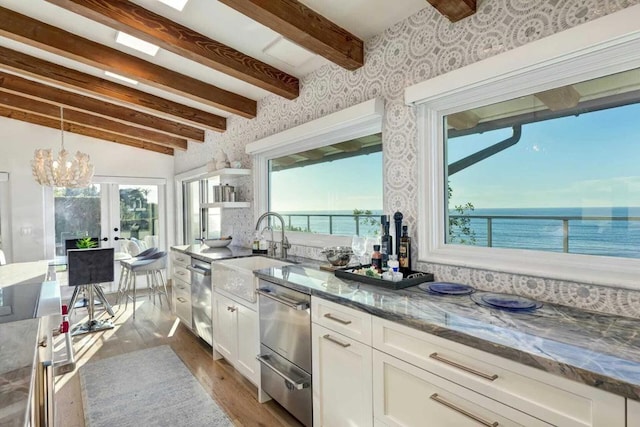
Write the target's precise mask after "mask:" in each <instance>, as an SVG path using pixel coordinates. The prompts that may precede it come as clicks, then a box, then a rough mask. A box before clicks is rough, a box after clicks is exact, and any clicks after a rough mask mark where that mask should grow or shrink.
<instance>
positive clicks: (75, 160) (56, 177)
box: [31, 107, 93, 188]
mask: <svg viewBox="0 0 640 427" xmlns="http://www.w3.org/2000/svg"><path fill="white" fill-rule="evenodd" d="M60 134H61V141H62V144H61V146H62V148H61V150H60V152H59V153H58V157H57V158H54V156H53V153H52V152H51V149H39V150H36V151H35V155H34V157H33V160H32V161H31V170H32V172H33V177H34V178H35V179H36V181H37V182H38V184H40V185H45V186H48V187H67V188H78V187H88V186H89V185H91V178H93V165H92V164H91V159H90V158H89V155H88V154H84V153H81V152H80V151H77V152H76V154H75V156H73V157H72V156H71V155H70V153H69V152H68V151H67V150H65V149H64V109H63V108H62V107H60Z"/></svg>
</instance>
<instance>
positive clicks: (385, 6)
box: [0, 0, 431, 117]
mask: <svg viewBox="0 0 640 427" xmlns="http://www.w3.org/2000/svg"><path fill="white" fill-rule="evenodd" d="M300 1H301V2H302V3H304V4H305V5H307V6H308V7H310V8H312V9H314V10H315V11H316V12H318V13H320V14H321V15H323V16H325V17H326V18H328V19H329V20H331V21H333V22H334V23H336V24H338V25H340V26H342V27H343V28H345V29H346V30H348V31H350V32H351V33H353V34H355V35H356V36H358V37H360V38H361V39H363V40H367V39H368V38H370V37H372V36H374V35H377V34H379V33H381V32H383V31H384V30H385V29H387V28H389V27H390V26H392V25H393V24H395V23H397V22H399V21H401V20H402V19H404V18H406V17H408V16H411V15H413V14H414V13H416V12H417V11H419V10H421V9H423V8H425V7H431V6H430V5H429V4H428V3H427V1H426V0H393V1H390V0H300ZM133 3H136V4H138V5H140V6H142V7H144V8H146V9H148V10H151V11H153V12H155V13H157V14H160V15H162V16H164V17H167V18H169V19H171V20H173V21H175V22H178V23H180V24H182V25H184V26H186V27H189V28H191V29H193V30H195V31H197V32H199V33H202V34H203V35H205V36H208V37H209V38H212V39H214V40H217V41H219V42H221V43H224V44H226V45H228V46H230V47H232V48H234V49H236V50H238V51H240V52H242V53H244V54H246V55H249V56H251V57H253V58H256V59H259V60H261V61H263V62H265V63H268V64H270V65H272V66H274V67H276V68H278V69H280V70H282V71H285V72H287V73H289V74H291V75H294V76H296V77H303V76H304V75H306V74H308V73H310V72H312V71H314V70H316V69H318V68H319V67H322V66H323V65H325V64H328V63H329V61H328V60H326V59H324V58H322V57H320V56H318V55H314V54H311V53H308V52H305V51H304V50H301V49H302V48H300V47H299V46H296V45H293V44H292V43H291V42H289V41H288V40H284V41H281V40H280V39H281V36H280V35H279V34H277V33H276V32H274V31H273V30H271V29H269V28H267V27H265V26H263V25H261V24H259V23H257V22H255V21H253V20H251V19H250V18H247V17H246V16H244V15H242V14H240V13H239V12H236V11H235V10H233V9H231V8H229V7H227V6H225V5H223V4H222V3H219V2H218V1H216V0H189V2H188V3H187V5H186V7H185V8H184V10H183V11H182V12H178V11H177V10H175V9H172V8H171V7H169V6H167V5H165V4H163V3H161V2H159V1H157V0H133ZM0 6H2V7H5V8H7V9H11V10H14V11H16V12H19V13H22V14H24V15H27V16H29V17H32V18H35V19H37V20H40V21H43V22H46V23H48V24H50V25H53V26H56V27H59V28H62V29H64V30H66V31H69V32H72V33H74V34H77V35H79V36H82V37H84V38H87V39H90V40H92V41H95V42H98V43H101V44H103V45H106V46H109V47H111V48H114V49H118V50H121V51H123V52H126V53H128V54H131V55H135V56H137V57H140V58H142V59H144V60H146V61H149V62H152V63H154V64H157V65H160V66H163V67H166V68H169V69H171V70H174V71H177V72H179V73H181V74H184V75H187V76H190V77H194V78H197V79H199V80H202V81H204V82H207V83H210V84H213V85H215V86H218V87H220V88H222V89H225V90H229V91H231V92H234V93H237V94H239V95H242V96H245V97H248V98H251V99H254V100H258V99H260V98H262V97H264V96H266V95H268V94H269V92H267V91H265V90H263V89H260V88H258V87H256V86H253V85H251V84H248V83H245V82H242V81H240V80H238V79H236V78H233V77H230V76H227V75H225V74H222V73H220V72H218V71H215V70H212V69H210V68H208V67H205V66H203V65H201V64H199V63H196V62H194V61H191V60H188V59H185V58H183V57H181V56H178V55H176V54H174V53H171V52H168V51H166V50H164V49H160V51H159V52H158V54H157V55H156V56H155V57H150V56H147V55H145V54H143V53H139V52H137V51H135V50H132V49H128V48H126V47H123V46H121V45H119V44H116V43H115V35H116V31H115V30H113V29H111V28H109V27H107V26H105V25H102V24H100V23H97V22H94V21H91V20H89V19H87V18H84V17H82V16H80V15H76V14H74V13H72V12H69V11H67V10H65V9H62V8H60V7H58V6H55V5H53V4H51V3H47V2H46V1H44V0H0ZM0 46H4V47H7V48H11V49H14V50H17V51H20V52H23V53H26V54H29V55H32V56H35V57H38V58H41V59H44V60H47V61H50V62H54V63H56V64H59V65H62V66H65V67H68V68H73V69H76V70H79V71H82V72H85V73H87V74H91V75H94V76H99V77H102V78H107V77H105V76H104V73H103V71H102V70H100V69H97V68H94V67H91V66H87V65H83V64H81V63H79V62H76V61H73V60H69V59H65V58H62V57H59V56H57V55H55V54H51V53H48V52H45V51H43V50H40V49H37V48H32V47H30V46H27V45H24V44H22V43H19V42H14V41H12V40H9V39H7V38H4V37H0ZM266 48H270V50H269V51H267V52H265V49H266ZM278 52H279V53H280V54H284V55H288V56H290V57H291V58H290V59H291V60H297V61H298V62H300V63H298V64H296V65H292V64H289V63H287V62H284V61H282V60H279V59H277V58H276V57H274V56H273V55H275V54H276V53H278ZM305 54H306V55H308V57H304V56H301V55H305ZM0 68H2V66H1V65H0ZM114 81H116V82H117V83H120V84H123V85H127V84H126V83H123V82H121V81H119V80H114ZM135 87H136V88H137V89H140V90H143V91H145V92H149V93H152V94H154V95H157V96H161V97H163V98H166V99H170V100H173V101H176V102H180V103H183V104H185V105H189V106H192V107H195V108H199V109H201V110H204V111H209V112H212V113H215V114H218V115H220V116H223V117H229V116H230V114H229V113H227V112H225V111H222V110H219V109H216V108H213V107H210V106H207V105H204V104H201V103H199V102H197V101H194V100H191V99H187V98H185V97H181V96H178V95H175V94H171V93H169V92H166V91H163V90H160V89H156V88H153V87H150V86H148V85H143V84H138V85H137V86H135Z"/></svg>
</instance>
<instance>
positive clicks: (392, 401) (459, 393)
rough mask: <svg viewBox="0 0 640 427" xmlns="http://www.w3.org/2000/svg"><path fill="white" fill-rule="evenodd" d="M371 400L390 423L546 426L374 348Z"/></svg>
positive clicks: (380, 419) (430, 426) (377, 414)
mask: <svg viewBox="0 0 640 427" xmlns="http://www.w3.org/2000/svg"><path fill="white" fill-rule="evenodd" d="M314 380H315V378H314ZM373 402H374V416H375V417H376V423H377V424H380V425H387V426H389V427H396V426H403V427H413V426H415V427H426V426H428V427H472V426H473V427H476V426H479V425H485V426H498V425H499V426H501V427H509V426H526V427H540V426H550V425H551V424H547V423H545V422H543V421H540V420H538V419H536V418H533V417H531V416H529V415H527V414H525V413H523V412H520V411H517V410H515V409H513V408H510V407H508V406H506V405H502V404H500V403H498V402H496V401H494V400H492V399H489V398H487V397H485V396H483V395H481V394H478V393H475V392H473V391H471V390H469V389H467V388H464V387H461V386H459V385H457V384H455V383H452V382H451V381H448V380H446V379H445V378H442V377H439V376H437V375H433V374H431V373H430V372H428V371H425V370H422V369H420V368H417V367H415V366H413V365H410V364H408V363H406V362H403V361H401V360H399V359H396V358H395V357H392V356H389V355H388V354H385V353H382V352H380V351H378V350H375V349H374V350H373Z"/></svg>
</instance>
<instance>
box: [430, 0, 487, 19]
mask: <svg viewBox="0 0 640 427" xmlns="http://www.w3.org/2000/svg"><path fill="white" fill-rule="evenodd" d="M427 1H428V2H429V3H430V4H431V6H433V7H435V8H436V9H437V11H438V12H440V13H441V14H443V15H444V16H445V17H446V18H447V19H448V20H449V21H451V22H458V21H459V20H461V19H463V18H466V17H467V16H471V15H473V14H474V13H476V0H427Z"/></svg>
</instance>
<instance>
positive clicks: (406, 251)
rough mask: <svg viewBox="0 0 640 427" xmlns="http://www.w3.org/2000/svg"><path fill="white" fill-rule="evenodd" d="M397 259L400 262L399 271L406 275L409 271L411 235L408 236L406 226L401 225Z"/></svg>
mask: <svg viewBox="0 0 640 427" xmlns="http://www.w3.org/2000/svg"><path fill="white" fill-rule="evenodd" d="M398 261H399V262H400V272H401V273H402V274H403V275H405V276H406V275H407V274H408V273H409V272H410V271H411V237H409V231H408V227H407V226H406V225H403V226H402V237H400V245H399V246H398Z"/></svg>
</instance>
